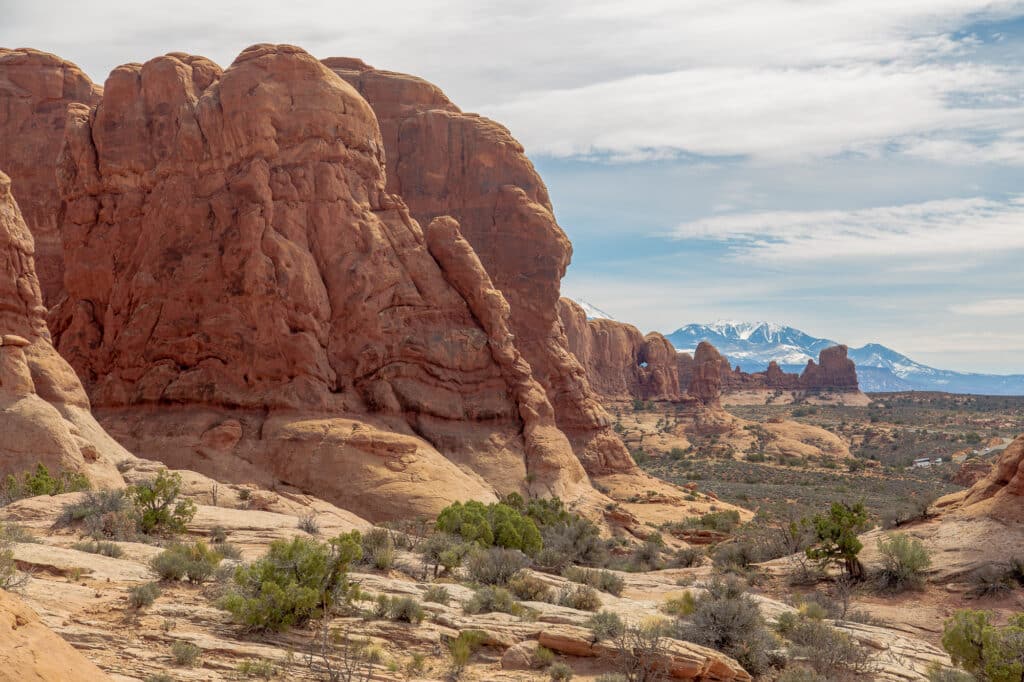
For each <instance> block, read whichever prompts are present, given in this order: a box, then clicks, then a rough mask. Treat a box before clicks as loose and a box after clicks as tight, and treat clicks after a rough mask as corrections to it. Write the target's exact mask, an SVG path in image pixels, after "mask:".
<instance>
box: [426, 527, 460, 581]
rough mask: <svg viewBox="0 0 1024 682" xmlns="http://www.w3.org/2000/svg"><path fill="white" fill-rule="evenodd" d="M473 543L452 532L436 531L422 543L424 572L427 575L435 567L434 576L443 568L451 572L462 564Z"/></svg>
mask: <svg viewBox="0 0 1024 682" xmlns="http://www.w3.org/2000/svg"><path fill="white" fill-rule="evenodd" d="M470 549H472V545H470V544H468V543H464V542H462V540H461V538H459V537H458V536H456V535H451V534H450V533H434V534H433V535H430V536H428V537H427V538H426V539H425V540H423V542H421V543H420V552H421V555H422V557H423V573H424V575H426V574H427V573H428V572H429V571H430V570H431V569H433V572H434V577H435V578H436V577H437V576H438V573H439V571H440V570H441V569H444V572H446V573H447V572H450V571H452V570H454V569H456V568H458V567H459V566H461V565H462V561H463V559H464V558H465V556H466V554H468V553H469V551H470Z"/></svg>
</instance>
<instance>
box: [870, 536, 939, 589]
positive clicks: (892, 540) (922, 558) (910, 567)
mask: <svg viewBox="0 0 1024 682" xmlns="http://www.w3.org/2000/svg"><path fill="white" fill-rule="evenodd" d="M878 553H879V554H881V556H882V570H881V571H880V572H879V575H878V579H879V581H880V582H881V585H882V587H883V588H886V589H890V590H894V591H897V592H899V591H902V590H906V589H916V588H918V587H920V586H921V584H922V583H923V582H924V572H925V571H926V570H927V569H928V567H929V566H931V565H932V560H931V557H929V556H928V550H927V549H925V546H924V545H923V544H922V543H921V541H920V540H918V539H916V538H912V537H910V536H908V535H902V534H899V533H896V534H893V535H890V536H889V537H888V538H886V539H883V538H879V539H878Z"/></svg>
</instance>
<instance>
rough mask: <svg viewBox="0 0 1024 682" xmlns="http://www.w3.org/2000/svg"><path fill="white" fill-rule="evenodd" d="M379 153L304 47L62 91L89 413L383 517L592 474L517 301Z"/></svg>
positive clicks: (75, 359)
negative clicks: (558, 411)
mask: <svg viewBox="0 0 1024 682" xmlns="http://www.w3.org/2000/svg"><path fill="white" fill-rule="evenodd" d="M383 162H384V147H383V143H382V138H381V133H380V130H379V128H378V124H377V119H376V117H375V115H374V112H373V111H372V110H371V109H370V107H369V105H368V104H367V102H366V101H365V100H364V99H363V98H362V97H361V96H360V95H359V93H358V92H356V90H355V89H354V88H353V87H352V86H350V85H349V84H348V83H347V82H345V81H344V80H342V79H341V78H339V77H338V76H337V75H336V74H334V73H333V72H332V71H331V70H329V69H327V68H326V67H325V66H323V65H322V64H321V63H320V62H318V61H317V60H315V59H314V58H312V57H311V56H309V55H308V54H306V53H305V52H304V51H302V50H301V49H300V48H296V47H291V46H272V45H257V46H254V47H252V48H249V49H247V50H245V51H244V52H243V53H242V54H241V55H240V56H239V57H238V58H237V59H236V60H235V62H234V64H232V66H231V67H230V68H229V69H227V70H226V71H224V72H223V73H221V71H220V69H219V68H218V67H216V66H215V65H213V64H212V63H211V62H209V61H208V60H206V59H204V58H201V57H193V56H189V55H183V54H172V55H167V56H164V57H158V58H156V59H153V60H151V61H149V62H147V63H145V64H143V65H139V64H130V65H126V66H122V67H119V68H118V69H115V70H114V72H113V73H111V75H110V77H109V78H108V80H107V82H106V86H105V89H104V96H103V99H102V102H101V104H100V105H99V106H98V107H95V108H93V109H91V110H90V109H88V108H86V107H84V106H72V107H71V109H70V113H69V118H68V127H67V131H66V144H65V147H64V150H63V152H62V155H61V158H60V162H59V168H58V178H59V182H60V187H61V191H62V195H63V197H64V200H65V202H66V207H67V208H66V212H65V217H64V224H63V236H64V247H65V251H66V253H67V254H68V255H69V258H68V259H67V269H66V273H65V284H66V287H67V294H68V297H67V299H66V300H64V301H63V302H62V303H61V305H60V306H59V308H58V309H57V310H56V311H55V314H54V315H53V320H54V329H55V335H56V336H57V337H58V345H59V348H60V350H61V352H62V354H63V355H64V356H65V357H66V358H68V360H69V361H70V362H71V363H72V365H73V366H74V367H75V369H76V370H77V371H78V373H79V375H80V376H81V377H83V381H84V382H85V384H86V386H87V388H88V389H89V391H90V395H91V396H92V399H93V403H94V405H95V406H96V410H97V414H98V415H99V416H100V417H101V419H102V420H103V422H104V424H105V425H106V426H107V427H108V428H109V429H110V430H111V432H112V433H114V434H115V435H116V436H117V437H118V438H119V439H120V440H121V442H123V443H125V444H126V445H128V446H129V447H131V448H133V450H134V451H135V452H136V453H137V454H139V455H142V456H145V457H150V458H158V459H160V460H162V461H165V462H167V463H168V464H169V465H171V466H173V467H176V468H189V469H196V470H198V471H201V472H203V473H206V474H209V475H211V476H214V477H216V478H219V479H222V480H230V481H236V482H240V481H253V482H256V483H259V484H261V485H264V486H265V487H273V486H276V485H282V484H288V485H292V486H295V487H298V488H300V489H303V490H307V491H309V492H312V493H314V494H317V495H318V496H321V497H323V498H324V499H327V500H329V501H331V502H335V503H338V504H340V505H341V506H344V507H346V508H348V509H351V510H353V511H355V512H357V513H359V514H360V515H364V516H367V517H369V518H372V519H380V518H390V517H395V516H401V515H409V514H410V513H430V512H436V511H438V510H439V509H440V508H441V507H443V506H444V505H446V504H448V503H449V502H451V501H452V500H454V499H467V498H477V499H493V498H494V493H495V491H498V492H502V493H505V492H511V491H514V490H515V491H522V492H526V491H527V488H529V490H531V491H533V492H552V493H558V494H561V495H564V496H565V497H567V498H568V499H570V500H571V499H573V497H574V496H577V495H578V494H581V492H583V491H584V490H589V486H587V484H586V483H585V481H584V480H583V479H584V478H585V476H584V473H583V470H582V469H581V468H580V466H579V462H578V461H577V460H576V459H575V458H574V455H573V451H572V448H571V446H570V444H569V442H568V440H567V439H566V437H565V434H563V433H562V432H561V431H560V430H559V429H558V428H557V426H556V424H555V422H554V420H553V418H552V415H553V412H552V410H553V408H552V406H551V404H550V402H549V401H548V399H547V395H545V392H544V391H543V390H541V389H540V386H539V384H538V382H537V380H536V379H535V378H534V377H533V376H532V374H531V366H530V365H529V364H528V363H526V362H524V361H523V359H524V355H520V352H521V349H522V348H523V345H522V344H521V342H520V338H519V335H518V331H517V329H518V328H517V327H516V326H515V323H514V321H513V320H514V319H515V313H514V309H512V308H511V307H510V305H509V304H508V303H506V301H505V299H504V298H503V296H502V292H501V291H499V290H498V288H496V287H495V285H492V284H491V282H490V280H489V279H488V278H487V274H488V273H487V272H484V271H483V269H482V268H481V267H480V261H479V260H478V259H477V258H476V255H475V254H474V253H473V250H472V249H470V248H468V244H467V242H466V241H465V240H464V239H462V237H461V236H460V232H459V228H458V224H457V223H456V222H455V221H454V220H443V221H439V222H437V223H436V225H437V226H438V227H437V228H436V229H434V230H433V231H432V232H431V235H430V236H429V238H428V237H425V236H424V232H423V230H421V228H420V225H419V224H418V223H417V222H416V221H415V220H414V219H413V218H412V216H411V215H410V213H409V211H408V210H407V209H406V207H405V205H404V204H403V202H402V200H401V199H400V198H399V197H397V196H395V195H392V194H389V193H388V192H387V190H386V187H385V184H386V178H385V174H384V163H383ZM417 163H419V162H417ZM520 208H522V206H520ZM549 227H550V226H549ZM71 254H73V255H74V257H73V258H72V257H70V256H71ZM556 283H557V281H556ZM538 305H539V304H538ZM553 305H554V304H553V303H552V306H553ZM513 332H516V333H513ZM609 433H610V430H609ZM615 442H616V443H618V447H619V448H621V451H622V453H625V449H624V447H623V446H622V445H621V442H619V441H618V439H615ZM613 455H614V453H613ZM615 456H617V455H615ZM595 457H596V455H595ZM625 458H626V461H624V462H620V461H619V460H616V459H615V458H614V456H609V457H606V458H605V460H603V461H604V463H605V464H606V465H607V466H619V465H622V466H625V464H630V465H631V460H629V458H628V454H627V455H625ZM527 481H530V483H529V485H527V483H526V482H527ZM581 486H582V487H581Z"/></svg>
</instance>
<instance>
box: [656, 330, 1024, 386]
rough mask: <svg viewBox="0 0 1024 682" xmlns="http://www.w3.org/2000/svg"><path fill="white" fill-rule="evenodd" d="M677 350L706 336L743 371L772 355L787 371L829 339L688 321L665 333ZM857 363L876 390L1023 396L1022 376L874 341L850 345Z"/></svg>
mask: <svg viewBox="0 0 1024 682" xmlns="http://www.w3.org/2000/svg"><path fill="white" fill-rule="evenodd" d="M666 337H667V338H668V340H669V341H671V342H672V345H673V346H675V347H676V349H677V350H679V351H686V352H693V350H694V349H695V348H696V347H697V344H698V343H700V342H701V341H708V342H710V343H711V344H712V345H714V346H715V347H716V348H717V349H718V350H719V352H721V353H722V354H723V355H724V356H725V357H727V358H728V359H729V362H731V363H733V365H738V366H739V367H740V368H741V369H742V370H743V371H744V372H759V371H763V370H764V368H765V367H766V366H767V365H768V363H769V362H770V361H772V360H775V361H776V362H778V363H779V365H780V366H781V367H782V368H783V369H784V370H786V371H787V372H800V371H802V370H803V368H804V365H806V364H807V361H808V360H811V359H814V360H817V358H818V352H819V351H821V350H822V349H823V348H828V347H829V346H835V345H837V342H836V341H833V340H832V339H823V338H818V337H815V336H811V335H810V334H807V333H805V332H802V331H800V330H799V329H794V328H793V327H788V326H785V325H781V324H775V323H771V322H739V321H735V320H720V321H718V322H713V323H711V324H688V325H686V326H685V327H680V328H679V329H677V330H675V331H674V332H672V333H671V334H666ZM849 357H850V359H851V360H853V361H854V362H855V363H856V364H857V376H858V378H859V381H860V386H861V389H862V390H864V391H868V392H878V391H946V392H949V393H977V394H982V395H1024V375H1022V374H1016V375H997V374H976V373H971V372H954V371H952V370H945V369H936V368H935V367H929V366H928V365H922V364H921V363H919V362H915V361H914V360H911V359H910V358H908V357H907V356H906V355H903V354H902V353H898V352H897V351H894V350H893V349H891V348H888V347H886V346H883V345H881V344H878V343H869V344H866V345H863V346H861V347H859V348H853V347H851V348H850V351H849Z"/></svg>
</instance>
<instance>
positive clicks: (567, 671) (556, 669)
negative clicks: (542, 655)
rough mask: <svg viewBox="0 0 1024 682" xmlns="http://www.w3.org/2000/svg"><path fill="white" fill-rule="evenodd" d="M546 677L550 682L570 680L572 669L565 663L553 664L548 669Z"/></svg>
mask: <svg viewBox="0 0 1024 682" xmlns="http://www.w3.org/2000/svg"><path fill="white" fill-rule="evenodd" d="M548 677H549V678H550V679H551V681H552V682H564V681H565V680H571V679H572V668H570V667H569V666H568V665H566V664H565V663H553V664H552V665H551V667H550V668H548Z"/></svg>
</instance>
